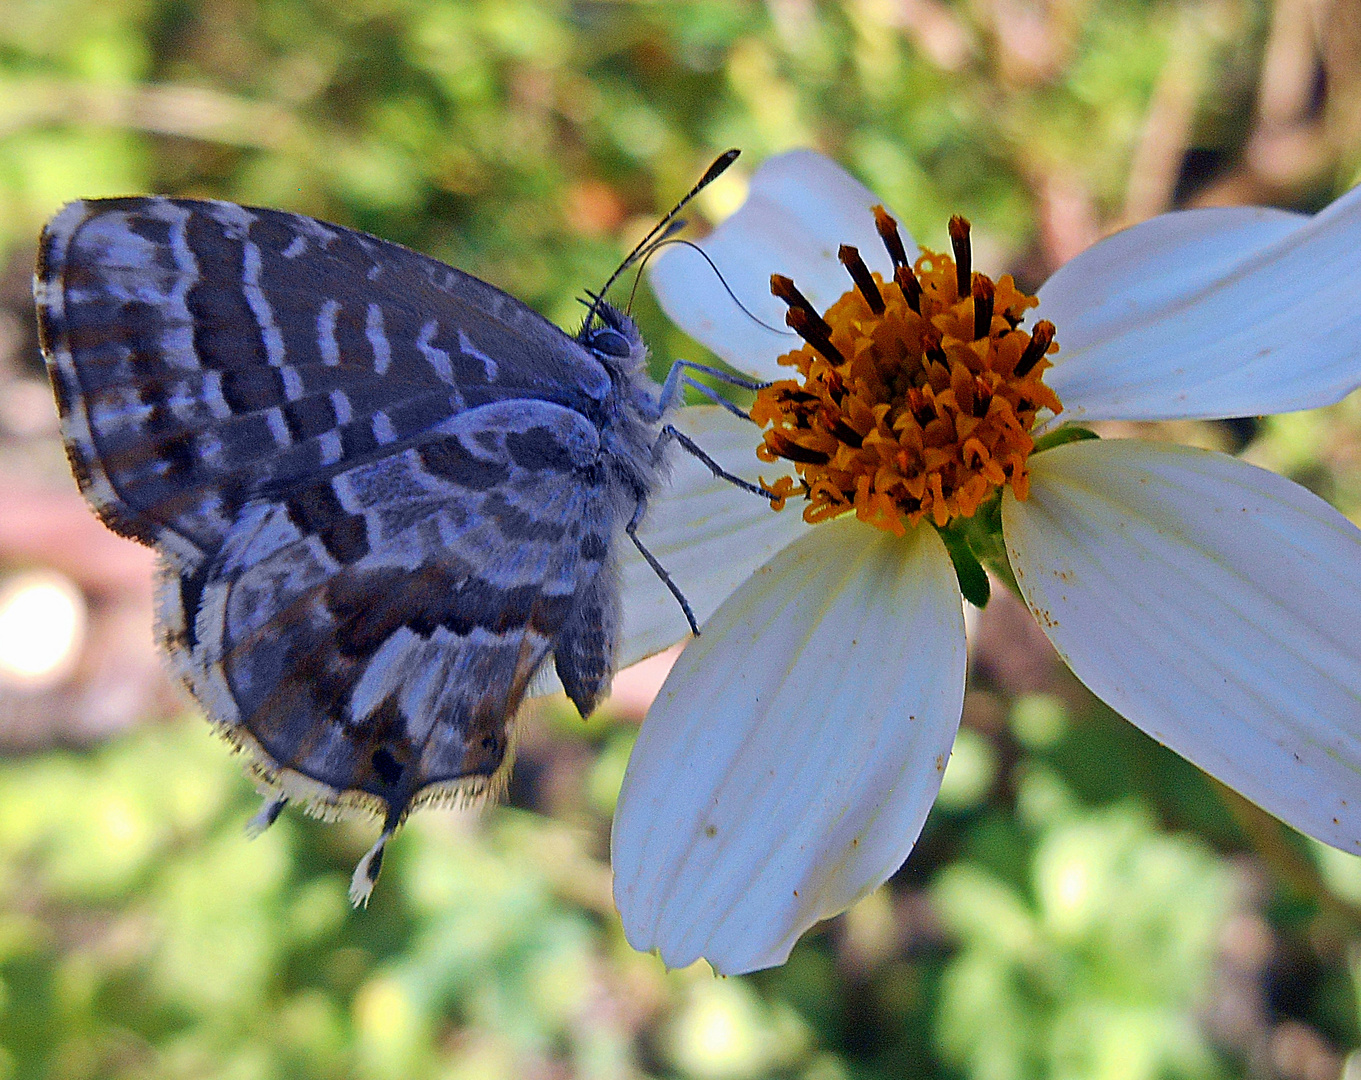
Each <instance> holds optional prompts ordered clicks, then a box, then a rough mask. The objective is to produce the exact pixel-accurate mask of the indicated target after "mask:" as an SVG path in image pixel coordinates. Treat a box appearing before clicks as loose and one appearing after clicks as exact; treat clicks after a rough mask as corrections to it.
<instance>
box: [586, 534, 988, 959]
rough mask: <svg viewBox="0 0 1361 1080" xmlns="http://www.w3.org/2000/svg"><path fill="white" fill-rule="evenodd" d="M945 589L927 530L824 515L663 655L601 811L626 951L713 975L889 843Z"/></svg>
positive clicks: (922, 762)
mask: <svg viewBox="0 0 1361 1080" xmlns="http://www.w3.org/2000/svg"><path fill="white" fill-rule="evenodd" d="M961 608H962V604H961V602H960V596H959V588H958V586H957V585H956V584H955V575H954V570H953V569H952V567H951V565H950V559H949V557H948V556H947V555H946V553H945V548H944V545H943V544H942V543H941V541H940V538H939V536H937V535H936V533H935V531H934V530H933V529H929V528H921V529H916V530H913V532H912V533H911V534H909V536H908V537H907V538H905V539H899V538H896V537H894V536H892V535H890V534H887V533H882V532H879V531H877V530H873V529H870V528H868V527H866V526H864V525H862V524H860V523H859V522H857V521H855V520H842V521H838V522H833V523H831V524H827V525H821V526H818V527H817V528H815V529H813V530H812V531H811V532H810V533H809V534H808V535H807V536H805V537H804V538H803V539H802V540H800V541H799V542H798V543H797V544H794V545H793V546H791V547H789V548H787V549H786V550H785V551H783V552H782V553H781V554H780V555H778V556H777V557H776V558H775V559H773V560H771V562H770V563H768V564H767V565H766V566H764V567H763V568H762V569H761V570H759V571H758V572H757V574H756V575H755V576H754V577H753V578H752V579H751V580H750V581H748V582H747V584H746V585H744V586H743V587H742V588H741V589H740V590H739V591H738V592H737V593H736V594H735V595H734V596H733V597H732V598H731V599H730V600H729V601H728V602H727V603H726V604H724V605H723V607H721V608H720V609H719V611H718V613H717V614H716V615H715V616H714V618H713V619H712V620H711V621H710V622H709V623H708V624H707V625H706V626H705V627H704V633H703V634H702V635H701V636H700V637H699V638H698V639H696V640H695V641H692V642H691V643H690V645H689V646H688V647H687V648H686V650H685V651H684V652H683V653H682V654H681V657H680V660H679V661H677V664H676V667H675V668H674V669H672V673H671V676H670V678H669V679H668V680H667V682H666V684H665V685H664V686H663V687H662V692H661V694H660V695H659V696H658V698H657V701H656V703H655V704H654V705H653V707H652V711H651V712H650V713H649V714H648V717H647V720H646V721H645V722H644V724H643V729H642V732H641V734H640V735H639V738H638V743H637V745H636V746H635V748H634V751H633V757H632V759H631V760H630V761H629V766H628V773H627V775H626V776H625V778H624V786H623V791H622V793H621V794H620V796H619V805H618V809H617V810H616V812H615V819H614V836H613V844H612V848H613V858H614V896H615V903H616V904H618V906H619V912H620V914H621V915H622V917H623V920H624V932H625V934H626V935H627V936H628V939H629V942H630V943H631V944H632V945H633V946H634V947H635V948H637V949H640V950H651V949H656V950H658V951H659V952H660V953H661V957H662V959H663V960H664V961H666V963H667V964H668V965H670V966H671V967H682V966H685V965H687V964H690V963H692V962H693V961H694V960H695V959H696V958H698V957H701V956H702V957H705V958H706V959H707V960H708V961H709V962H710V963H711V964H712V965H713V966H714V968H715V970H717V971H719V972H720V973H723V974H735V973H738V972H743V971H754V970H756V969H758V968H763V967H770V966H772V965H775V964H780V963H783V962H784V960H785V958H786V957H787V956H788V955H789V951H790V949H791V948H793V945H794V942H795V941H796V940H797V939H798V937H799V935H800V934H802V933H803V932H804V931H805V930H807V929H808V928H809V927H810V926H812V925H813V924H814V923H815V922H817V921H818V920H819V919H823V918H827V917H828V916H831V915H834V914H836V913H837V912H839V911H842V910H844V909H845V908H846V907H848V906H850V905H851V904H852V903H854V902H855V901H856V900H857V899H859V898H860V897H861V896H863V895H865V894H866V893H868V892H869V891H870V890H871V889H873V888H874V887H875V886H877V885H879V884H880V883H881V882H883V881H884V880H885V879H886V878H888V876H889V875H890V874H892V873H893V872H894V871H895V870H896V869H897V868H898V867H899V866H900V865H901V864H902V861H903V859H905V858H906V857H907V853H908V851H909V850H910V849H911V847H912V844H913V842H914V841H915V840H916V838H917V834H918V832H919V831H920V830H921V826H922V822H923V821H924V820H925V818H926V814H927V811H928V810H929V809H930V806H931V803H932V802H933V801H934V800H935V797H936V793H937V791H938V790H939V788H940V778H941V773H942V771H943V770H944V768H945V763H946V760H947V758H948V757H949V753H950V746H951V743H952V742H953V741H954V736H955V731H956V729H957V728H958V725H959V714H960V709H961V707H962V704H963V700H964V661H965V643H964V618H963V613H962V610H961Z"/></svg>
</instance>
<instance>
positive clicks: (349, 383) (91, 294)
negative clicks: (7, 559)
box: [35, 198, 609, 569]
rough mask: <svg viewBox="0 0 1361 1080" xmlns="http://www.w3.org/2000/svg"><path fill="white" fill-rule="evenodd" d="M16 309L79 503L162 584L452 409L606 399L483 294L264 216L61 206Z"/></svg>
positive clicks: (386, 252)
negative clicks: (144, 553)
mask: <svg viewBox="0 0 1361 1080" xmlns="http://www.w3.org/2000/svg"><path fill="white" fill-rule="evenodd" d="M35 293H36V297H37V301H38V317H39V325H40V330H41V334H42V340H43V347H44V351H45V353H46V355H47V358H48V363H49V366H50V369H51V375H52V382H53V386H54V389H55V392H56V397H57V404H58V408H59V410H60V412H61V416H62V424H63V432H64V435H65V438H66V445H67V451H68V453H69V455H70V458H71V462H72V466H73V469H74V471H75V473H76V476H77V478H78V479H79V481H80V483H81V487H82V489H83V490H84V491H85V493H86V495H87V496H88V497H89V498H90V500H91V502H92V503H93V504H94V505H95V507H96V509H97V510H98V511H99V513H100V515H101V516H102V517H103V518H104V520H105V521H106V522H107V523H108V524H109V525H111V526H112V527H113V528H115V529H117V530H118V531H119V532H122V533H124V534H126V535H129V536H133V537H134V538H137V539H140V540H142V541H144V542H146V543H153V544H155V545H157V546H158V547H160V548H161V549H162V550H163V551H164V552H165V553H166V554H167V555H168V556H169V557H170V558H171V559H172V560H173V562H174V563H175V565H176V567H177V568H179V569H192V568H194V567H196V566H198V565H199V564H200V563H202V562H203V561H204V560H205V559H208V558H209V557H210V556H212V554H213V553H214V552H216V550H217V549H218V547H219V546H220V545H221V543H222V541H223V539H224V537H225V536H226V535H227V533H228V532H229V531H230V530H231V529H232V527H233V524H234V522H235V521H236V520H237V518H238V516H240V515H241V513H242V512H243V510H244V508H245V507H246V506H247V505H248V504H249V503H251V502H252V501H253V500H255V499H257V498H260V497H274V496H278V495H279V494H280V493H284V492H287V491H289V490H291V489H293V488H295V487H297V486H299V485H304V486H305V485H306V484H309V483H311V482H313V481H315V480H316V479H317V478H318V477H321V478H326V477H329V476H339V475H341V474H343V473H345V472H347V471H349V470H351V469H354V468H356V467H357V466H360V465H362V464H365V463H369V462H374V461H377V460H380V459H381V458H382V457H384V456H385V455H388V454H391V453H394V452H397V451H399V450H401V449H402V448H403V447H407V446H411V445H414V443H415V442H417V441H418V440H419V439H421V438H422V437H423V436H424V435H425V433H427V432H430V431H432V430H433V429H435V428H436V427H437V426H438V425H440V424H441V423H442V422H444V421H447V420H448V419H449V418H450V417H451V416H453V415H455V414H457V413H458V412H460V411H461V410H463V409H465V408H469V407H475V406H477V405H481V404H485V403H487V402H491V401H497V400H503V399H506V398H529V399H536V400H544V401H550V402H555V403H557V404H560V405H563V406H566V407H567V408H570V409H573V410H575V411H576V412H578V413H580V414H582V415H586V416H591V415H593V410H594V409H595V408H596V407H597V406H598V404H599V402H600V400H601V399H602V398H603V397H604V396H605V394H606V393H607V391H608V389H609V386H608V378H607V376H606V374H605V372H604V370H603V369H602V368H601V367H600V365H599V364H598V363H597V362H596V361H595V360H594V359H593V358H592V357H591V356H590V354H589V353H588V352H586V350H584V349H583V348H581V347H580V346H579V345H578V344H577V343H576V342H575V341H574V340H572V339H571V338H570V337H568V336H567V335H566V334H564V333H563V332H562V331H561V330H559V329H557V328H556V327H554V326H553V325H552V324H551V323H549V322H547V321H546V320H545V319H543V318H542V317H540V316H539V315H537V314H536V313H535V312H533V311H532V310H530V309H529V308H527V307H526V306H525V305H524V304H521V303H520V302H519V301H517V300H515V299H514V298H513V297H511V296H508V295H506V294H505V293H503V292H501V291H500V290H498V289H495V288H494V287H492V286H490V285H487V284H486V283H484V282H481V281H478V280H477V279H476V278H472V277H469V276H468V275H466V274H463V273H460V272H459V271H457V270H454V269H452V268H450V267H448V266H445V265H444V264H442V263H439V262H437V261H435V260H433V259H429V258H426V257H425V256H423V255H419V254H417V253H416V252H413V251H410V250H408V249H406V248H403V247H400V246H399V245H396V244H391V243H388V242H386V241H383V240H379V239H377V238H375V237H371V236H366V235H364V234H361V233H357V232H353V231H351V230H348V229H344V228H340V227H338V226H334V225H325V224H323V223H321V222H319V221H315V220H313V219H311V218H307V217H303V216H300V215H297V214H287V213H282V212H280V211H276V210H261V209H248V208H245V207H240V206H236V205H234V204H231V203H215V202H196V201H192V200H183V199H165V198H136V199H112V200H94V201H85V202H75V203H72V204H70V205H69V206H67V207H66V208H65V209H64V210H63V211H62V212H61V213H60V214H59V215H58V216H57V217H56V218H54V219H53V220H52V222H51V223H50V224H49V225H48V227H47V229H46V230H45V232H44V234H43V239H42V245H41V251H40V256H39V263H38V270H37V274H36V277H35ZM294 525H295V526H296V527H299V528H306V522H305V521H303V520H295V521H294Z"/></svg>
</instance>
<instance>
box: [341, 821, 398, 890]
mask: <svg viewBox="0 0 1361 1080" xmlns="http://www.w3.org/2000/svg"><path fill="white" fill-rule="evenodd" d="M400 822H401V814H399V813H394V812H393V810H392V809H391V807H389V809H388V816H387V818H386V819H385V820H384V821H383V831H382V833H381V834H380V835H379V837H378V839H377V840H375V841H374V844H373V847H371V848H369V850H368V851H367V852H366V853H365V855H364V857H363V858H362V859H360V860H359V865H358V866H356V867H355V868H354V877H352V878H350V904H351V906H353V907H368V906H369V897H370V896H372V895H373V887H374V885H376V884H377V883H378V871H380V870H381V869H382V868H383V851H384V850H385V849H386V848H387V846H388V841H389V840H391V839H392V834H393V833H395V832H396V831H397V826H398V824H399V823H400Z"/></svg>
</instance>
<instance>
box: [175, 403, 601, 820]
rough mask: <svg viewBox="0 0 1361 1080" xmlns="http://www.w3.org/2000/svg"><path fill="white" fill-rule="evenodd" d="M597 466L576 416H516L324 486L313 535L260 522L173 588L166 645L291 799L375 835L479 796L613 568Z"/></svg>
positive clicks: (247, 516)
mask: <svg viewBox="0 0 1361 1080" xmlns="http://www.w3.org/2000/svg"><path fill="white" fill-rule="evenodd" d="M599 451H600V447H599V437H598V433H597V430H596V428H595V427H594V426H593V425H592V424H591V423H590V422H589V421H587V420H586V419H585V418H584V417H583V416H582V415H581V414H580V413H577V412H575V411H573V410H571V409H567V408H565V407H562V406H559V405H554V404H551V403H546V402H542V401H534V400H512V401H506V402H500V403H497V404H492V405H485V406H480V407H477V408H473V409H469V410H467V411H465V412H463V413H461V414H459V415H458V416H456V417H454V418H452V419H451V420H449V421H446V422H445V423H443V424H441V425H439V426H438V427H437V428H436V429H435V430H433V431H432V432H430V433H428V436H427V437H426V438H425V439H423V440H422V441H421V442H420V443H419V444H417V445H415V446H413V447H410V448H407V449H404V450H401V451H399V452H397V453H394V454H391V455H388V456H386V457H384V458H382V459H379V460H376V461H371V462H365V463H362V464H359V465H355V466H352V467H350V468H348V469H346V470H344V471H343V472H340V473H338V474H336V475H335V476H333V477H330V478H329V479H326V480H322V481H317V482H316V483H314V484H313V485H311V486H310V487H308V488H307V489H305V490H304V491H303V492H301V493H300V494H299V495H298V496H297V498H298V499H300V500H303V501H305V502H306V503H307V505H308V507H309V509H308V511H307V513H303V514H300V513H298V512H297V511H296V509H295V508H291V507H290V505H289V504H287V503H285V502H281V501H272V500H268V499H259V500H256V501H254V502H252V503H251V504H250V505H249V506H248V507H247V508H246V509H245V511H244V512H243V514H242V515H241V519H240V522H239V523H238V524H237V526H236V527H235V528H233V529H232V531H231V533H230V534H229V535H228V537H227V539H226V542H225V543H224V545H223V548H222V551H221V554H220V555H219V556H218V558H217V559H216V560H215V561H214V562H213V564H212V565H211V568H210V569H209V570H208V571H207V572H199V573H198V574H194V573H183V574H178V575H171V576H170V577H169V578H168V579H167V581H166V583H165V586H164V591H163V595H162V611H163V619H164V622H165V624H166V627H167V631H168V633H169V636H170V637H171V638H172V640H171V641H170V642H169V644H170V645H171V647H172V650H173V651H174V652H175V653H176V654H177V656H178V659H179V662H180V665H181V668H182V670H183V671H184V672H185V673H186V675H187V676H188V677H189V678H190V681H191V683H192V684H193V687H194V690H195V692H196V694H197V696H198V697H199V698H200V700H201V701H202V703H203V704H204V706H205V708H206V709H207V711H208V713H209V715H210V716H211V717H212V718H213V719H214V720H215V721H217V722H218V723H219V724H220V725H222V726H223V727H225V728H226V729H228V733H229V734H230V735H231V736H232V737H233V738H235V739H237V740H238V741H239V742H242V743H245V744H247V745H249V746H251V747H252V748H253V749H255V750H257V751H258V752H260V754H261V760H262V764H263V766H264V769H265V771H266V773H267V774H269V775H270V778H271V779H274V780H276V781H277V782H279V783H280V784H282V785H283V787H284V788H285V790H286V791H289V792H291V793H293V794H301V795H304V796H307V797H309V798H311V799H312V800H313V801H317V802H320V803H321V804H323V806H327V805H344V804H356V803H357V804H361V805H367V806H369V807H371V808H374V809H380V810H384V811H385V812H386V813H387V814H388V816H389V817H399V816H400V815H401V814H402V813H403V812H405V810H406V809H408V808H409V807H410V806H411V805H413V804H415V803H417V802H423V801H426V800H427V799H429V798H431V797H433V796H438V795H440V794H448V793H462V794H471V795H477V794H480V793H481V792H483V791H484V790H486V789H487V788H489V787H494V786H495V785H496V784H497V782H498V780H499V778H500V777H501V776H502V775H503V770H504V768H505V767H506V766H507V765H508V764H509V750H510V747H511V743H512V735H513V728H512V720H513V717H514V713H515V710H516V708H517V707H518V705H519V703H520V700H521V698H522V696H523V694H524V691H525V688H526V685H527V683H528V681H529V679H530V677H531V676H532V675H533V673H534V671H535V670H536V669H537V668H538V667H539V665H540V664H541V663H542V662H543V661H544V659H545V657H546V656H547V654H548V653H549V652H550V651H551V650H552V648H553V646H554V643H555V641H556V640H557V638H558V636H559V634H560V632H561V631H562V630H563V628H564V626H565V625H567V624H568V623H569V622H570V621H571V619H572V616H573V613H574V611H575V610H576V609H577V608H578V606H579V604H580V601H581V598H583V597H589V596H590V595H591V594H592V590H593V588H594V584H595V582H596V579H597V578H598V577H599V576H600V575H601V571H602V568H603V567H604V566H605V565H606V562H607V560H608V557H609V537H610V534H611V532H612V530H613V526H614V521H613V516H612V515H613V513H614V511H613V503H612V501H611V499H610V498H609V493H608V491H607V490H606V489H605V488H604V487H603V486H602V484H601V482H600V479H601V471H600V469H599V467H598V458H599ZM607 576H608V575H607ZM186 611H197V616H196V618H195V619H194V622H193V625H192V626H190V625H188V624H187V623H186V620H185V616H184V613H185V612H186Z"/></svg>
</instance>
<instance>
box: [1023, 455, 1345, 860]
mask: <svg viewBox="0 0 1361 1080" xmlns="http://www.w3.org/2000/svg"><path fill="white" fill-rule="evenodd" d="M1002 514H1003V518H1002V520H1003V527H1004V530H1005V533H1006V541H1007V550H1008V551H1009V552H1010V554H1011V560H1012V567H1013V568H1014V569H1015V571H1016V580H1017V582H1018V583H1019V584H1020V587H1021V591H1022V592H1023V593H1024V594H1025V598H1026V602H1027V603H1028V604H1029V605H1030V608H1031V610H1032V611H1033V612H1034V613H1035V617H1036V618H1037V619H1038V620H1039V622H1040V625H1041V626H1042V627H1044V630H1045V632H1046V633H1047V634H1048V635H1049V638H1050V640H1052V641H1053V642H1054V645H1055V646H1056V647H1057V648H1058V651H1059V653H1060V654H1061V655H1062V656H1063V658H1064V659H1065V660H1066V661H1067V662H1068V664H1069V666H1070V667H1071V668H1072V669H1073V671H1074V672H1075V673H1076V674H1077V676H1078V678H1080V679H1081V680H1082V681H1083V682H1084V683H1086V684H1087V685H1088V686H1089V687H1090V688H1091V689H1092V690H1093V691H1094V692H1095V693H1096V694H1097V695H1098V696H1099V697H1100V698H1101V699H1102V700H1104V701H1105V702H1106V703H1107V704H1109V705H1110V706H1111V707H1112V708H1113V709H1115V710H1116V711H1117V712H1119V713H1121V714H1122V715H1124V716H1126V717H1128V718H1129V719H1130V720H1132V721H1133V722H1134V723H1135V724H1137V725H1138V726H1139V727H1141V728H1142V729H1143V730H1144V731H1146V732H1148V734H1149V735H1151V736H1153V738H1155V739H1157V740H1158V741H1159V742H1162V743H1165V744H1166V745H1168V746H1170V747H1171V748H1172V749H1173V750H1175V751H1177V753H1179V754H1181V755H1182V756H1183V757H1186V758H1188V759H1189V760H1191V761H1193V762H1194V763H1195V764H1197V765H1199V766H1200V767H1201V768H1202V769H1204V770H1205V771H1206V772H1208V773H1210V774H1211V775H1212V776H1215V777H1218V778H1219V779H1220V780H1222V781H1223V782H1224V783H1226V784H1228V785H1229V786H1230V787H1233V788H1235V789H1237V790H1238V791H1240V792H1242V793H1243V794H1244V795H1245V796H1247V797H1248V798H1249V799H1251V800H1252V801H1253V802H1255V803H1257V804H1258V805H1259V806H1261V807H1262V808H1263V809H1265V810H1268V811H1270V812H1271V813H1273V814H1275V815H1276V816H1277V817H1279V818H1281V819H1283V820H1285V821H1287V822H1289V823H1290V824H1291V825H1293V826H1295V828H1297V829H1300V830H1301V831H1303V832H1306V833H1308V834H1309V835H1310V836H1313V837H1316V838H1317V839H1319V840H1322V841H1324V842H1325V843H1329V844H1333V845H1335V846H1337V847H1341V848H1344V849H1345V850H1347V851H1351V852H1352V853H1354V854H1356V853H1361V532H1358V530H1357V529H1356V528H1355V527H1354V526H1353V525H1352V524H1351V523H1350V522H1348V521H1347V520H1346V519H1345V518H1344V517H1343V516H1342V515H1341V514H1339V513H1338V512H1337V511H1336V510H1334V509H1333V508H1332V507H1330V506H1329V505H1328V504H1327V503H1325V502H1323V501H1322V500H1321V499H1319V498H1317V497H1316V496H1314V495H1312V494H1310V493H1309V492H1308V491H1306V490H1305V489H1304V488H1301V487H1299V486H1298V485H1296V484H1293V483H1291V482H1290V481H1288V480H1285V479H1283V478H1282V477H1279V476H1276V475H1275V474H1273V473H1269V472H1265V471H1263V470H1261V469H1257V468H1254V467H1253V466H1251V465H1247V464H1245V463H1243V462H1241V461H1237V460H1235V459H1234V458H1230V457H1226V456H1224V455H1222V454H1213V453H1209V452H1207V451H1203V450H1194V449H1191V448H1189V447H1180V446H1168V445H1161V444H1152V443H1143V442H1138V441H1133V440H1130V441H1123V440H1105V441H1101V442H1082V443H1072V444H1069V445H1067V446H1062V447H1058V448H1056V449H1054V450H1050V451H1046V452H1045V453H1043V454H1038V455H1036V456H1035V457H1034V458H1032V459H1031V480H1030V498H1029V499H1028V500H1027V501H1025V502H1023V503H1022V502H1018V501H1017V500H1016V499H1015V498H1014V497H1012V496H1011V495H1010V493H1008V496H1007V497H1006V499H1005V500H1004V502H1003V507H1002Z"/></svg>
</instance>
